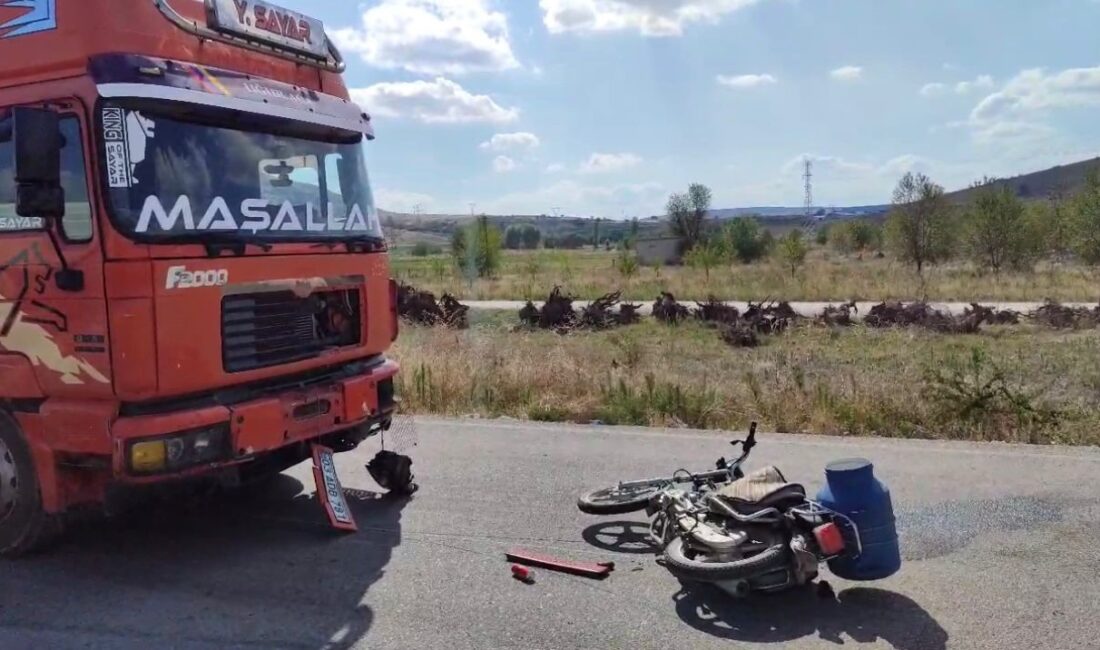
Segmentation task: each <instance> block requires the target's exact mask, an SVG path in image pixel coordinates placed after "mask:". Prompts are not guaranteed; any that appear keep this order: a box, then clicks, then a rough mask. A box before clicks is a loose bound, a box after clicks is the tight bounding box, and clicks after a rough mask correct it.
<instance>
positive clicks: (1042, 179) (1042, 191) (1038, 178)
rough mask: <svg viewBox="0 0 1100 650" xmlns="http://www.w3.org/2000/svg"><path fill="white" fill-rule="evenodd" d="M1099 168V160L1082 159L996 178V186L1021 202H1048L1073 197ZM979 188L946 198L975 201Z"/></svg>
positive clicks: (962, 201)
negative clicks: (1055, 197) (1061, 196)
mask: <svg viewBox="0 0 1100 650" xmlns="http://www.w3.org/2000/svg"><path fill="white" fill-rule="evenodd" d="M1097 168H1100V158H1092V159H1090V160H1082V161H1081V162H1076V163H1071V164H1069V165H1058V166H1056V167H1051V168H1050V169H1044V170H1042V171H1037V172H1031V173H1030V174H1021V175H1019V176H1013V177H1011V178H1003V179H997V180H996V181H994V183H993V184H994V185H1008V186H1009V187H1011V188H1012V189H1013V191H1015V192H1016V196H1018V197H1020V198H1022V199H1030V200H1038V199H1045V198H1048V197H1050V196H1051V194H1055V193H1061V194H1064V195H1070V194H1074V193H1075V192H1077V190H1079V189H1080V188H1081V186H1083V185H1084V184H1085V178H1086V177H1087V176H1088V174H1089V172H1090V171H1091V170H1093V169H1097ZM978 189H979V188H973V187H970V188H966V189H963V190H958V191H956V192H951V193H949V194H948V195H947V198H948V199H950V200H951V201H952V202H954V203H966V202H967V201H969V200H970V199H971V198H973V196H974V193H975V192H977V191H978Z"/></svg>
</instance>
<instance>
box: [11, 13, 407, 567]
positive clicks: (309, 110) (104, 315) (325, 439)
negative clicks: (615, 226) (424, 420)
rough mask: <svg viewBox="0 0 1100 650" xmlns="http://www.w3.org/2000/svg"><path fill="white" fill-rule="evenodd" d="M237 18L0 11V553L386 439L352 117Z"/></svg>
mask: <svg viewBox="0 0 1100 650" xmlns="http://www.w3.org/2000/svg"><path fill="white" fill-rule="evenodd" d="M343 69H344V63H343V60H342V58H341V56H340V53H339V52H338V51H337V49H336V48H335V46H334V45H333V44H332V43H331V42H330V41H329V40H328V38H327V37H326V35H325V31H324V26H323V25H322V24H321V23H320V22H319V21H317V20H315V19H313V18H310V17H308V16H303V15H300V14H297V13H295V12H291V11H288V10H285V9H282V8H280V7H277V6H275V5H272V4H270V3H267V2H262V1H259V0H206V1H205V2H202V1H200V0H129V1H127V2H118V0H33V1H30V2H27V1H20V2H11V1H4V0H0V553H3V554H15V553H19V552H23V551H26V550H28V549H30V548H33V547H34V546H36V545H37V544H38V543H39V542H41V541H42V540H43V539H45V538H46V537H47V536H48V535H49V534H50V533H52V532H55V531H56V530H57V529H59V528H60V525H61V524H62V523H63V522H64V520H65V515H66V513H68V512H70V511H72V510H74V509H76V508H80V507H86V506H92V507H99V506H102V505H103V504H105V503H107V502H108V501H109V500H110V499H111V498H112V496H113V495H114V494H116V493H118V492H125V491H129V490H133V489H139V488H142V487H147V486H151V485H156V484H165V483H175V482H178V481H181V480H188V479H196V478H225V479H228V480H233V479H234V477H240V476H241V475H243V474H248V473H254V474H262V473H265V472H277V471H281V470H282V469H284V468H286V467H288V466H290V465H293V464H295V463H297V462H300V461H302V460H304V459H306V458H307V457H308V456H309V450H310V447H311V445H313V444H314V443H320V444H323V445H325V446H328V447H331V448H333V449H334V450H336V451H347V450H350V449H353V448H355V447H356V446H357V445H358V444H359V443H360V442H362V441H363V440H365V439H366V438H368V437H370V436H372V435H375V434H377V433H379V432H380V431H382V430H383V429H385V428H387V427H388V426H389V423H390V421H391V419H392V417H393V412H394V408H395V399H394V388H393V386H394V375H395V374H396V373H397V370H398V368H397V365H396V364H395V363H394V362H393V361H391V360H389V359H387V358H386V356H385V353H386V351H387V349H388V348H389V346H390V345H391V343H392V342H393V340H394V339H395V338H396V336H397V307H396V290H395V285H394V283H393V282H392V281H391V279H390V271H389V262H388V257H387V253H386V244H385V240H384V238H383V233H382V230H381V227H380V224H379V219H378V215H377V211H376V208H375V205H374V200H373V196H372V194H371V188H370V182H369V178H368V170H367V165H366V158H365V144H366V143H367V142H368V141H369V140H371V139H373V137H374V136H373V130H372V127H371V120H370V117H369V116H368V115H367V114H366V113H364V112H363V110H362V109H361V108H360V107H358V106H357V105H356V104H355V103H354V102H353V101H352V100H351V98H350V97H349V94H348V90H347V88H346V87H345V84H344V82H343V80H342V76H341V73H342V72H343Z"/></svg>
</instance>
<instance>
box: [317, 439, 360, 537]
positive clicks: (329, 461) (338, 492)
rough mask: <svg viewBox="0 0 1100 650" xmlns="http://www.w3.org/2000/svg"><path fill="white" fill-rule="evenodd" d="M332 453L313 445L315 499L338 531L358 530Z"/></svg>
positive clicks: (329, 450) (327, 449) (325, 448)
mask: <svg viewBox="0 0 1100 650" xmlns="http://www.w3.org/2000/svg"><path fill="white" fill-rule="evenodd" d="M333 456H334V454H333V451H332V450H331V449H329V448H328V447H323V446H321V445H313V478H314V480H315V481H316V482H317V498H318V500H319V501H320V502H321V503H322V505H324V507H325V514H326V515H328V520H329V523H331V524H332V527H333V528H338V529H340V530H353V531H354V530H359V528H358V526H356V525H355V517H354V516H353V515H352V514H351V508H349V507H348V501H347V499H346V498H345V497H344V488H343V486H341V485H340V477H339V476H337V474H336V463H335V462H334V460H333Z"/></svg>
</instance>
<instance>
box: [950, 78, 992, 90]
mask: <svg viewBox="0 0 1100 650" xmlns="http://www.w3.org/2000/svg"><path fill="white" fill-rule="evenodd" d="M993 85H994V84H993V77H991V76H989V75H987V74H983V75H979V76H978V77H977V78H976V79H974V80H973V81H960V82H959V83H957V84H955V92H956V93H958V94H959V95H965V94H967V93H969V92H970V91H971V90H975V89H981V88H992V87H993Z"/></svg>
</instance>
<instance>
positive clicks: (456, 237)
mask: <svg viewBox="0 0 1100 650" xmlns="http://www.w3.org/2000/svg"><path fill="white" fill-rule="evenodd" d="M451 257H453V258H454V260H455V264H457V265H458V266H462V265H463V264H464V263H465V262H466V229H465V228H459V229H458V230H455V231H454V232H453V233H451Z"/></svg>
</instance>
